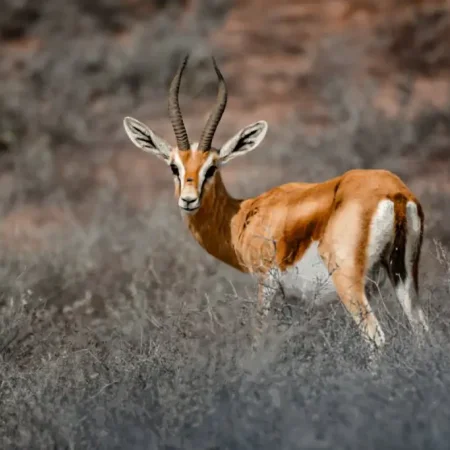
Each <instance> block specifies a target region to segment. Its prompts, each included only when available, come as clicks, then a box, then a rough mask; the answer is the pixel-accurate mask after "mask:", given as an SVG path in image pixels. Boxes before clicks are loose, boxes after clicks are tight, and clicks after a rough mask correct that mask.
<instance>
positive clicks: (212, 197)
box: [185, 172, 246, 271]
mask: <svg viewBox="0 0 450 450" xmlns="http://www.w3.org/2000/svg"><path fill="white" fill-rule="evenodd" d="M241 203H242V200H238V199H235V198H233V197H232V196H231V195H230V194H229V193H228V191H227V189H226V187H225V185H224V184H223V180H222V177H221V174H220V172H218V173H216V175H215V177H214V182H213V185H212V186H211V187H210V188H209V189H208V190H207V191H206V192H205V193H204V196H203V198H202V204H201V206H200V209H199V210H198V211H197V213H196V214H194V215H192V216H185V221H186V222H187V225H188V227H189V230H190V231H191V233H192V234H193V236H194V237H195V239H196V240H197V242H198V243H199V244H200V245H201V246H202V247H203V248H204V249H205V250H206V251H207V252H208V253H209V254H211V255H212V256H214V257H216V258H217V259H220V260H221V261H223V262H225V263H227V264H229V265H230V266H232V267H234V268H235V269H238V270H241V271H246V269H245V268H244V266H243V265H242V264H241V263H240V261H239V257H238V255H237V253H236V250H235V248H234V246H233V243H232V233H233V229H232V219H233V217H234V216H235V215H236V214H237V213H238V211H239V209H240V205H241Z"/></svg>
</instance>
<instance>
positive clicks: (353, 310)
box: [332, 267, 385, 350]
mask: <svg viewBox="0 0 450 450" xmlns="http://www.w3.org/2000/svg"><path fill="white" fill-rule="evenodd" d="M332 278H333V282H334V285H335V288H336V291H337V293H338V295H339V298H340V300H341V302H342V303H343V305H344V306H345V308H346V309H347V311H348V312H349V313H350V315H351V316H352V318H353V320H354V321H355V323H356V325H357V326H358V328H359V330H360V332H361V335H362V337H363V338H364V339H365V340H366V341H367V342H368V343H369V345H370V346H371V347H372V350H379V349H381V348H382V347H383V345H384V343H385V336H384V332H383V330H382V329H381V326H380V323H379V322H378V319H377V318H376V316H375V314H374V312H373V311H372V308H371V307H370V304H369V302H368V300H367V297H366V295H365V292H364V279H363V278H362V277H359V276H358V275H356V274H355V273H354V270H353V269H351V268H347V269H346V268H344V267H342V268H338V269H336V270H335V271H334V272H333V274H332Z"/></svg>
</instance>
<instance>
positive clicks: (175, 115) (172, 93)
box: [169, 55, 189, 150]
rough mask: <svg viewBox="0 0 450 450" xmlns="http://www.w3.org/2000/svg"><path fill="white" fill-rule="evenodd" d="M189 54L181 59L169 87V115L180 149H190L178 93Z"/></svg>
mask: <svg viewBox="0 0 450 450" xmlns="http://www.w3.org/2000/svg"><path fill="white" fill-rule="evenodd" d="M188 59H189V55H186V56H185V57H184V58H183V61H181V64H180V66H179V68H178V71H177V73H176V74H175V76H174V77H173V80H172V83H171V84H170V88H169V117H170V121H171V122H172V128H173V131H174V133H175V137H176V139H177V146H178V149H179V150H189V138H188V135H187V131H186V127H185V126H184V122H183V116H182V115H181V109H180V104H179V102H178V93H179V92H180V83H181V77H182V76H183V71H184V69H185V67H186V65H187V62H188Z"/></svg>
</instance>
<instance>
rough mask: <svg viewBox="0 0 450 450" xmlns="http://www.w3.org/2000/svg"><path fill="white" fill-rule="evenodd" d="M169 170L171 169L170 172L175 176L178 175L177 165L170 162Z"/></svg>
mask: <svg viewBox="0 0 450 450" xmlns="http://www.w3.org/2000/svg"><path fill="white" fill-rule="evenodd" d="M170 170H171V171H172V173H173V174H174V175H175V176H176V177H179V176H180V172H179V171H178V167H177V166H176V165H175V164H171V165H170Z"/></svg>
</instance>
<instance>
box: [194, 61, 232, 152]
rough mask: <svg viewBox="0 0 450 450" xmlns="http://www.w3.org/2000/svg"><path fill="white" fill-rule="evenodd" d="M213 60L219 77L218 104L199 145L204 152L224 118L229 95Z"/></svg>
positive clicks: (209, 146) (209, 147) (208, 148)
mask: <svg viewBox="0 0 450 450" xmlns="http://www.w3.org/2000/svg"><path fill="white" fill-rule="evenodd" d="M212 62H213V65H214V70H215V71H216V74H217V78H218V79H219V88H218V92H217V99H216V105H215V107H214V109H213V111H212V112H211V114H210V116H209V118H208V122H206V125H205V128H204V129H203V132H202V135H201V137H200V142H199V145H198V149H199V150H202V151H204V152H205V151H208V150H210V149H211V144H212V140H213V137H214V133H215V132H216V129H217V126H218V125H219V122H220V119H221V118H222V114H223V112H224V111H225V107H226V106H227V97H228V93H227V85H226V84H225V79H224V78H223V75H222V73H221V72H220V70H219V67H218V66H217V63H216V60H215V58H214V57H212Z"/></svg>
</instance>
